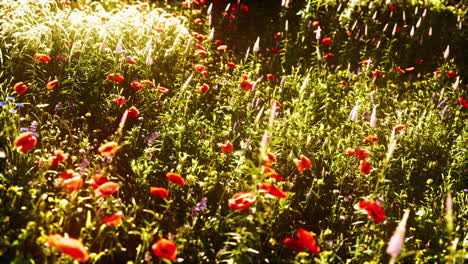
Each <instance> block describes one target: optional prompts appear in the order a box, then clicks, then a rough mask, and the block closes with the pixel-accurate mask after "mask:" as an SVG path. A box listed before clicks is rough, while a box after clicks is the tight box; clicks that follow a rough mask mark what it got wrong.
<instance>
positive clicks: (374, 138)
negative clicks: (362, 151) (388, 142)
mask: <svg viewBox="0 0 468 264" xmlns="http://www.w3.org/2000/svg"><path fill="white" fill-rule="evenodd" d="M378 140H379V138H378V137H376V136H367V137H366V138H365V139H363V140H362V143H369V142H372V141H378Z"/></svg>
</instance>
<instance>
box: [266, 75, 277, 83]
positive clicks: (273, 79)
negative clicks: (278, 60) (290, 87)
mask: <svg viewBox="0 0 468 264" xmlns="http://www.w3.org/2000/svg"><path fill="white" fill-rule="evenodd" d="M266 77H267V79H268V80H269V81H270V82H274V81H276V78H275V76H274V75H273V74H271V73H268V74H267V75H266Z"/></svg>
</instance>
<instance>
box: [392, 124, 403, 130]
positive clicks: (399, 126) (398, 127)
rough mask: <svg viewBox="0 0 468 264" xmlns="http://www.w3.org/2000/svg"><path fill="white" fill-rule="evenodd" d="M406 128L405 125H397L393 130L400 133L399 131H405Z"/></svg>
mask: <svg viewBox="0 0 468 264" xmlns="http://www.w3.org/2000/svg"><path fill="white" fill-rule="evenodd" d="M404 128H405V125H402V124H398V125H396V126H394V127H393V130H397V131H398V130H402V129H404Z"/></svg>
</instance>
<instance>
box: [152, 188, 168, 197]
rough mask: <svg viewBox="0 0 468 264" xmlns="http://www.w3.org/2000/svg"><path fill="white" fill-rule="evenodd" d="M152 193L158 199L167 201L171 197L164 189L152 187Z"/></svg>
mask: <svg viewBox="0 0 468 264" xmlns="http://www.w3.org/2000/svg"><path fill="white" fill-rule="evenodd" d="M150 193H151V194H152V195H154V196H156V197H158V198H162V199H165V198H167V197H169V192H168V191H167V189H166V188H163V187H150Z"/></svg>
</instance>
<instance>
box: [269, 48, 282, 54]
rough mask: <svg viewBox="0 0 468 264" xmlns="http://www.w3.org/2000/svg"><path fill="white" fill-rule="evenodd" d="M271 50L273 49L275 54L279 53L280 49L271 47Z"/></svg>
mask: <svg viewBox="0 0 468 264" xmlns="http://www.w3.org/2000/svg"><path fill="white" fill-rule="evenodd" d="M271 51H273V52H274V53H276V54H279V53H280V52H281V51H280V50H279V49H277V48H271Z"/></svg>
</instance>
